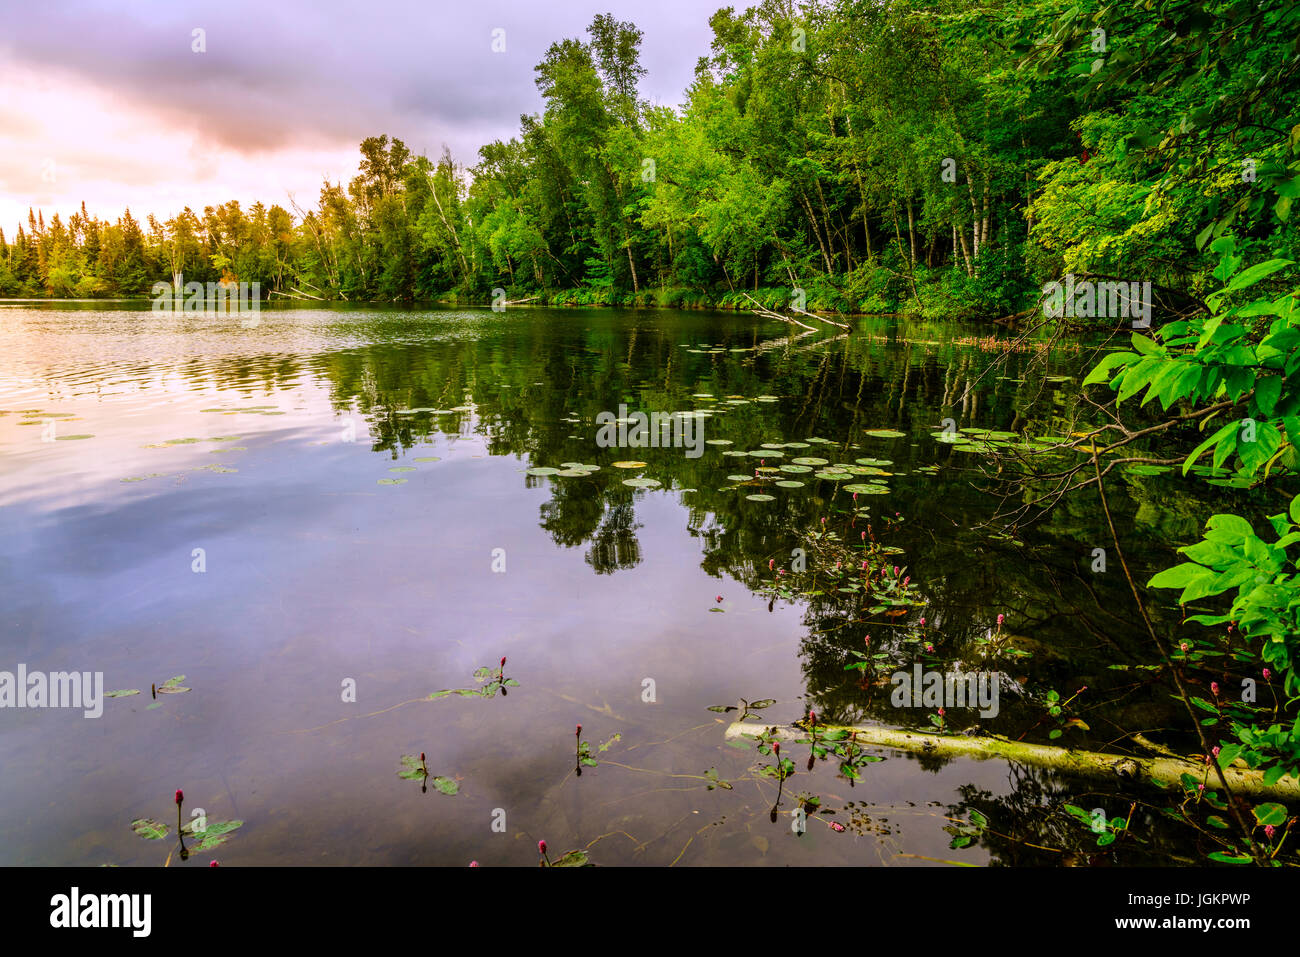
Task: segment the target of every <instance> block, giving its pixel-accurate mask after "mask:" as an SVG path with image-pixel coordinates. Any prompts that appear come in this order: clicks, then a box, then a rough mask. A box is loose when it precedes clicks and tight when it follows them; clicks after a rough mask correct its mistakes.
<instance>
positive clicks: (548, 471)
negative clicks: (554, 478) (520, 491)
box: [526, 465, 560, 475]
mask: <svg viewBox="0 0 1300 957" xmlns="http://www.w3.org/2000/svg"><path fill="white" fill-rule="evenodd" d="M526 474H528V475H559V474H560V470H559V469H557V468H552V467H551V466H549V465H537V466H534V467H533V468H530V469H528V470H527V473H526Z"/></svg>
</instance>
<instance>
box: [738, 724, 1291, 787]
mask: <svg viewBox="0 0 1300 957" xmlns="http://www.w3.org/2000/svg"><path fill="white" fill-rule="evenodd" d="M764 729H770V730H771V731H772V732H773V733H774V735H775V736H776V737H777V738H778V739H780V740H782V741H797V740H799V739H806V738H807V737H808V732H807V730H805V729H804V728H801V727H797V726H795V725H766V724H762V723H760V722H745V723H743V724H742V723H741V722H739V721H737V722H734V723H733V724H731V725H729V726H728V727H727V731H726V739H727V740H728V741H733V740H736V739H738V738H741V737H742V736H744V735H746V734H759V733H760V732H762V731H763V730H764ZM828 731H848V732H851V733H852V734H854V736H855V737H854V740H855V741H856V742H857V744H859V745H863V746H866V747H876V748H894V749H896V750H899V751H913V752H918V753H921V754H933V755H940V756H943V757H965V758H975V759H976V760H988V759H989V758H1002V759H1003V760H1005V761H1015V762H1018V763H1021V764H1032V765H1036V766H1038V767H1044V768H1051V769H1052V770H1054V771H1060V772H1062V773H1063V774H1076V775H1079V776H1081V777H1089V778H1105V779H1114V778H1120V779H1121V780H1127V781H1140V782H1142V783H1145V784H1157V785H1159V786H1163V787H1181V785H1180V783H1179V779H1180V777H1181V776H1182V775H1184V774H1190V775H1192V776H1193V777H1194V778H1196V780H1197V782H1198V783H1202V782H1203V783H1204V784H1205V789H1206V790H1207V791H1213V790H1215V789H1216V788H1218V787H1219V776H1218V775H1217V774H1215V773H1214V771H1213V770H1212V769H1211V768H1210V767H1209V766H1208V765H1206V764H1205V763H1203V762H1197V761H1193V760H1191V759H1190V758H1183V757H1179V756H1177V755H1174V756H1172V757H1165V756H1163V755H1162V756H1159V757H1143V756H1137V755H1126V754H1102V753H1100V752H1096V751H1075V750H1073V749H1070V748H1058V747H1055V746H1052V745H1046V744H1028V743H1026V742H1024V741H1012V740H1010V739H1008V738H1003V737H1001V736H998V735H991V734H982V735H973V736H968V735H963V734H928V733H926V732H921V731H902V730H899V729H897V728H887V727H883V726H879V725H864V724H858V725H831V724H818V725H817V733H818V734H819V735H820V734H823V733H825V732H828ZM1223 774H1224V777H1226V778H1227V779H1228V786H1229V787H1231V788H1232V790H1233V793H1234V794H1251V795H1257V796H1267V797H1272V798H1276V799H1278V800H1284V801H1300V781H1297V780H1296V779H1295V778H1293V777H1283V778H1282V779H1281V780H1280V781H1278V782H1277V783H1276V784H1272V785H1269V784H1265V783H1264V774H1263V772H1262V771H1254V770H1251V769H1249V768H1240V767H1236V766H1235V765H1234V766H1229V767H1226V768H1224V769H1223Z"/></svg>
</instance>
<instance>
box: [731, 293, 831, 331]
mask: <svg viewBox="0 0 1300 957" xmlns="http://www.w3.org/2000/svg"><path fill="white" fill-rule="evenodd" d="M741 295H742V296H744V297H745V298H746V299H748V300H749V301H750V302H752V303H753V304H754V305H755V306H756V307H757V308H755V309H752V310H750V311H751V312H753V313H754V315H756V316H762V317H763V318H764V319H779V320H780V321H781V322H790V323H793V324H794V325H796V326H799V327H801V328H803V329H807V330H808V331H809V332H816V331H817V330H816V329H814V328H813V327H812V326H810V325H808V324H806V323H803V322H800V321H799V320H798V319H791V318H790V317H789V316H783V315H781V314H780V313H779V312H773V311H772V310H771V309H769V308H767V306H765V305H763V304H762V303H761V302H759V301H758V300H757V299H755V298H754V297H753V296H751V295H750V294H749V293H747V292H742V293H741Z"/></svg>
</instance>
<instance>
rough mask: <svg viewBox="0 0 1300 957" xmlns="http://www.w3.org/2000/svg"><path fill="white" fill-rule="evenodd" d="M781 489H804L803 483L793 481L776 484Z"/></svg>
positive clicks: (787, 480)
mask: <svg viewBox="0 0 1300 957" xmlns="http://www.w3.org/2000/svg"><path fill="white" fill-rule="evenodd" d="M776 484H777V485H778V486H779V487H780V488H803V487H804V483H803V482H796V481H794V480H793V479H781V481H779V482H777V483H776Z"/></svg>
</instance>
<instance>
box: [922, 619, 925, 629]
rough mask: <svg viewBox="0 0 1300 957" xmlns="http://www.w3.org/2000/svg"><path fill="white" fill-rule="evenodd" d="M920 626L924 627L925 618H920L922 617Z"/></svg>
mask: <svg viewBox="0 0 1300 957" xmlns="http://www.w3.org/2000/svg"><path fill="white" fill-rule="evenodd" d="M921 627H922V628H924V627H925V618H922V619H921Z"/></svg>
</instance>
